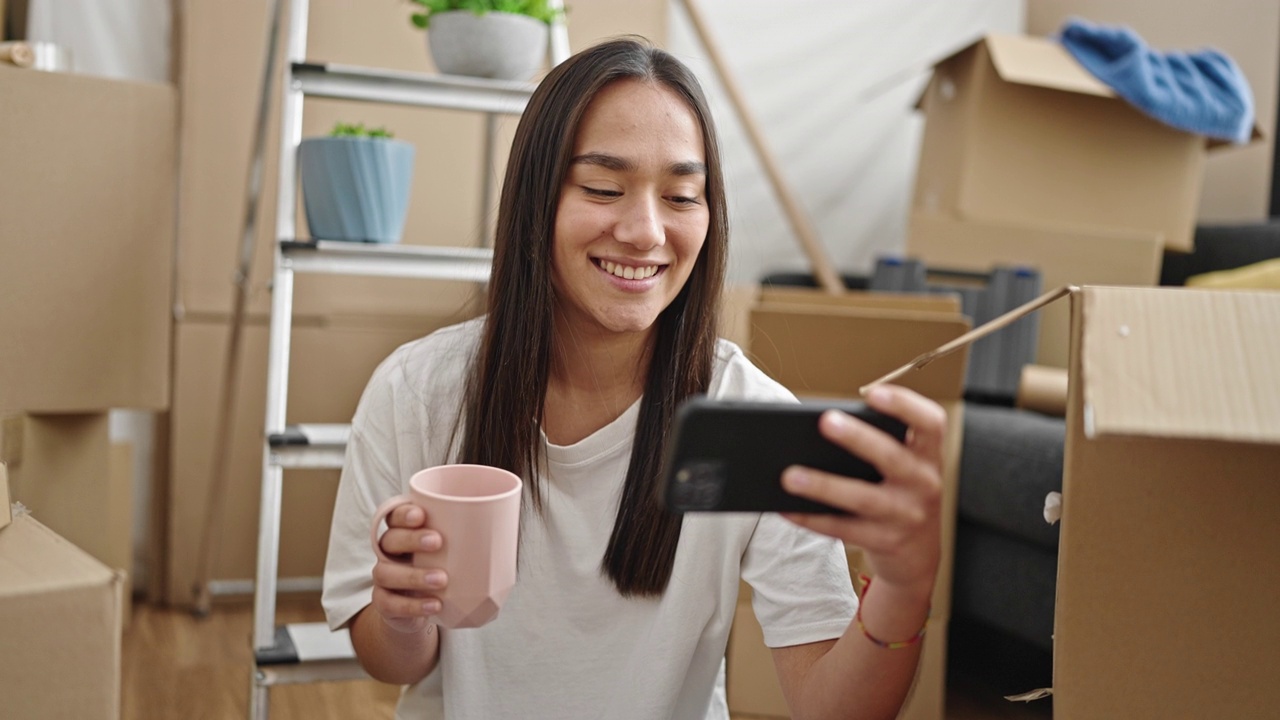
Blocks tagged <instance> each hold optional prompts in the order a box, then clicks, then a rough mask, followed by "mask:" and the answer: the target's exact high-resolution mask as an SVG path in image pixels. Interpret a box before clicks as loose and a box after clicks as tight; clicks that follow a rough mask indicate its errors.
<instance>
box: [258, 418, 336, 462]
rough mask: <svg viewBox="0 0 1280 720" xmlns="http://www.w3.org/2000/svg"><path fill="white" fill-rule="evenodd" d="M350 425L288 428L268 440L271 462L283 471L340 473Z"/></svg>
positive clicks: (295, 426) (268, 437) (291, 426)
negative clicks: (313, 470)
mask: <svg viewBox="0 0 1280 720" xmlns="http://www.w3.org/2000/svg"><path fill="white" fill-rule="evenodd" d="M350 437H351V426H350V425H290V426H288V427H287V428H285V431H284V432H282V433H276V434H273V435H268V436H267V445H269V446H270V447H271V462H272V463H273V464H275V465H279V466H280V467H284V468H312V469H324V470H340V469H342V461H343V458H344V457H346V454H347V440H348V439H349V438H350Z"/></svg>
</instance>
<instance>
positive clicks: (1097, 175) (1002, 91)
mask: <svg viewBox="0 0 1280 720" xmlns="http://www.w3.org/2000/svg"><path fill="white" fill-rule="evenodd" d="M920 106H921V107H922V108H923V109H924V112H925V115H926V117H927V122H926V123H925V131H924V141H923V144H922V146H921V151H920V165H919V170H918V172H917V175H916V187H915V193H914V198H913V201H912V202H913V206H914V207H916V208H920V209H923V210H926V211H929V212H951V213H954V214H955V215H957V216H959V217H960V218H963V219H966V220H1001V221H1009V222H1014V223H1023V224H1028V225H1038V224H1049V225H1055V226H1056V225H1066V226H1075V227H1078V226H1085V227H1100V228H1109V229H1120V230H1128V231H1136V232H1141V233H1148V234H1156V235H1160V236H1161V237H1162V238H1163V239H1164V243H1165V247H1167V248H1169V249H1173V250H1190V249H1191V248H1192V242H1193V234H1194V229H1195V221H1196V203H1197V201H1198V200H1199V198H1200V186H1201V182H1202V174H1203V166H1204V159H1205V151H1206V140H1205V138H1203V137H1201V136H1198V135H1192V134H1189V133H1184V132H1181V131H1179V130H1175V129H1173V128H1171V127H1169V126H1167V125H1164V124H1163V123H1160V122H1159V121H1157V120H1154V119H1152V118H1150V117H1148V116H1146V115H1145V114H1143V113H1142V112H1141V111H1139V110H1137V109H1135V108H1134V107H1132V106H1130V105H1129V104H1128V103H1127V102H1125V101H1124V100H1121V99H1119V98H1118V97H1116V96H1115V94H1114V93H1113V92H1112V91H1111V89H1110V88H1109V87H1107V86H1106V85H1105V84H1103V83H1102V82H1100V81H1099V80H1097V79H1096V78H1094V77H1093V75H1091V74H1089V72H1088V71H1086V70H1085V69H1084V68H1083V67H1082V66H1081V65H1080V64H1079V63H1077V62H1076V61H1075V59H1074V58H1073V57H1071V55H1070V54H1069V53H1068V52H1067V51H1066V50H1065V49H1064V48H1063V47H1062V46H1061V45H1059V44H1058V43H1056V42H1055V41H1052V40H1049V39H1047V38H1033V37H1020V36H1005V35H989V36H987V37H986V38H984V39H982V40H979V41H977V42H975V43H974V44H973V45H970V46H969V47H967V48H965V49H964V50H961V51H960V52H958V53H956V54H954V55H952V56H951V57H948V58H946V59H944V60H943V61H941V62H940V63H938V65H937V67H936V68H935V71H934V76H933V79H932V80H931V81H930V83H929V86H928V88H927V89H926V90H925V93H924V96H923V98H922V99H921V102H920Z"/></svg>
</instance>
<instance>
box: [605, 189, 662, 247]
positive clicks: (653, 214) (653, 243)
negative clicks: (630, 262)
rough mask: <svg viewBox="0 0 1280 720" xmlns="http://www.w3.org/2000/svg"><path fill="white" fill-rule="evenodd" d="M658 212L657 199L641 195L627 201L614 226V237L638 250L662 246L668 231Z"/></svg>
mask: <svg viewBox="0 0 1280 720" xmlns="http://www.w3.org/2000/svg"><path fill="white" fill-rule="evenodd" d="M658 213H659V209H658V207H657V203H656V201H654V200H653V199H650V198H644V197H640V198H636V199H635V200H634V201H633V202H630V203H627V205H626V207H625V208H624V209H623V212H622V216H621V217H619V218H618V224H617V225H616V226H615V227H614V231H613V235H614V238H616V239H617V240H618V241H619V242H624V243H626V244H628V245H631V246H633V247H635V248H636V249H638V250H648V249H650V248H654V247H658V246H661V245H662V244H663V242H665V241H666V233H665V232H664V230H663V227H662V219H661V218H660V217H659V214H658Z"/></svg>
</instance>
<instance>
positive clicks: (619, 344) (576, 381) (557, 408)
mask: <svg viewBox="0 0 1280 720" xmlns="http://www.w3.org/2000/svg"><path fill="white" fill-rule="evenodd" d="M654 332H655V331H654V330H653V329H651V330H649V331H648V332H645V333H634V334H632V333H627V334H618V333H592V334H584V333H581V332H575V331H574V330H572V329H569V328H557V332H556V334H555V337H556V339H555V341H554V343H553V346H552V356H551V368H550V370H551V372H550V376H549V377H548V378H547V397H546V399H545V401H544V403H545V404H544V412H543V424H542V425H543V427H542V431H543V434H545V435H546V436H547V439H548V440H549V441H550V442H552V443H554V444H556V445H571V444H573V443H575V442H578V441H579V440H582V439H583V438H585V437H587V436H589V435H591V434H592V433H594V432H595V431H597V430H599V429H600V428H602V427H604V426H605V425H608V424H609V423H610V422H613V421H614V420H616V419H617V418H618V416H620V415H621V414H622V413H623V412H625V411H626V409H627V408H629V407H631V405H632V404H633V403H635V401H636V400H638V399H639V398H640V396H641V395H643V394H644V385H645V380H646V378H647V377H648V374H649V360H650V353H651V352H652V347H653V337H654Z"/></svg>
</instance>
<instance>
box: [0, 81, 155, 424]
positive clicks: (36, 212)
mask: <svg viewBox="0 0 1280 720" xmlns="http://www.w3.org/2000/svg"><path fill="white" fill-rule="evenodd" d="M0 97H4V102H3V103H0V128H2V131H0V157H4V158H6V159H7V161H8V162H7V164H6V167H7V170H6V172H3V173H0V257H3V258H4V261H3V262H0V337H4V338H6V339H9V340H10V341H9V342H6V343H4V344H3V345H0V409H4V410H9V411H22V412H32V413H37V412H39V413H46V412H93V411H98V410H101V409H103V408H112V407H133V408H142V409H149V410H161V409H164V408H166V407H168V405H169V350H170V348H169V341H170V323H171V308H172V297H171V296H172V289H173V283H172V276H173V251H174V248H173V246H174V229H175V225H174V212H175V203H176V200H177V195H176V182H177V165H176V163H177V158H176V154H175V153H176V149H175V148H176V129H175V113H176V95H175V93H174V90H173V88H171V87H169V86H167V85H153V84H146V83H136V82H121V81H115V80H104V79H100V78H94V77H87V76H83V75H72V74H68V73H48V72H31V71H27V70H15V69H12V68H6V67H3V66H0ZM19 339H20V340H19Z"/></svg>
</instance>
